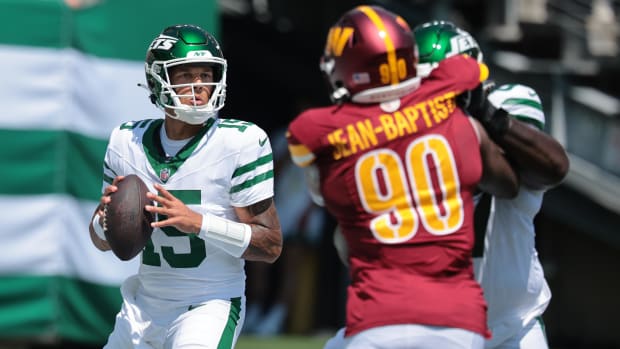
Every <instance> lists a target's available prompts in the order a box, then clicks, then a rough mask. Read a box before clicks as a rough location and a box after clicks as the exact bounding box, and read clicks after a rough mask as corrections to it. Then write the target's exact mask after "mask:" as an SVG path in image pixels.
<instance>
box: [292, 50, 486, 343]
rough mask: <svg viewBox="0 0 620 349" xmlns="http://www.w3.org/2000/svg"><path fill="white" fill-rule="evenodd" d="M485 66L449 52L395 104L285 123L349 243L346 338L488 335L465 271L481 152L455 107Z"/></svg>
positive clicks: (482, 307)
mask: <svg viewBox="0 0 620 349" xmlns="http://www.w3.org/2000/svg"><path fill="white" fill-rule="evenodd" d="M483 68H484V69H486V67H482V68H481V66H480V65H479V64H478V63H477V62H476V60H474V59H472V58H469V57H465V56H455V57H452V58H449V59H446V60H444V61H442V62H441V63H440V64H439V66H438V67H437V68H436V69H435V70H434V71H433V72H432V73H431V75H430V76H429V77H428V78H426V79H424V80H423V82H422V84H421V86H420V87H419V88H418V89H417V90H416V91H414V92H412V93H410V94H409V95H406V96H404V97H403V98H401V99H400V105H399V106H398V105H397V106H396V107H394V106H393V105H392V107H390V106H389V105H387V104H384V105H379V104H369V105H364V104H352V103H347V104H344V105H340V106H330V107H326V108H316V109H310V110H307V111H305V112H303V113H301V114H300V115H299V116H298V117H297V118H296V119H295V120H294V121H293V122H292V123H291V124H290V126H289V133H288V139H289V149H290V151H291V155H292V156H293V159H294V161H295V162H296V163H297V164H298V165H300V166H305V165H308V164H310V163H314V164H315V165H316V166H317V167H318V168H319V171H320V179H321V193H322V195H323V198H324V200H325V207H326V208H327V210H328V211H329V212H330V213H331V214H332V215H333V216H334V217H335V218H336V219H337V221H338V224H339V225H340V227H341V229H342V232H343V234H344V236H345V238H346V241H347V245H348V251H349V266H350V274H351V284H350V286H349V287H348V291H347V296H348V299H347V312H346V314H347V316H346V317H347V321H346V328H347V335H351V334H355V333H357V332H359V331H362V330H365V329H368V328H371V327H376V326H383V325H392V324H405V323H411V324H424V325H433V326H445V327H455V328H463V329H467V330H471V331H474V332H477V333H480V334H482V335H484V336H487V334H488V331H487V327H486V304H485V301H484V299H483V295H482V290H481V288H480V287H479V285H478V284H477V283H476V281H475V280H474V277H473V271H472V264H471V250H472V247H473V239H474V233H473V230H474V229H473V208H474V207H473V201H472V193H473V192H474V190H475V188H476V185H477V183H478V182H479V180H480V177H481V174H482V164H481V159H480V150H479V149H480V146H479V140H478V137H477V134H476V131H475V129H474V127H473V125H472V124H471V122H470V120H469V119H468V118H467V117H466V116H465V114H464V113H463V112H462V111H461V109H459V108H458V107H457V105H456V100H455V98H456V96H457V95H458V94H460V93H461V92H462V91H465V90H470V89H473V88H474V87H476V86H477V85H478V84H479V83H480V80H481V78H482V79H484V78H486V75H487V73H488V72H484V71H483V70H484V69H483ZM481 70H482V71H481Z"/></svg>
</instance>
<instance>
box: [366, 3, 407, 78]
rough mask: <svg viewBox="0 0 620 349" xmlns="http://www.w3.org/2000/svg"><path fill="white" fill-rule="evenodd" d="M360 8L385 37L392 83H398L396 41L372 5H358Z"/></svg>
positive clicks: (382, 36)
mask: <svg viewBox="0 0 620 349" xmlns="http://www.w3.org/2000/svg"><path fill="white" fill-rule="evenodd" d="M357 9H358V10H360V11H362V12H363V13H364V14H365V15H366V16H368V18H369V19H370V21H371V22H372V23H373V24H374V25H375V26H376V27H377V29H378V30H379V35H380V36H381V38H382V39H383V42H384V43H385V50H386V51H387V61H388V66H389V69H390V78H391V84H392V85H396V84H398V83H399V82H400V81H399V79H398V66H397V65H396V49H395V48H394V42H393V41H392V38H391V37H390V35H389V33H388V32H387V30H385V25H384V24H383V21H382V20H381V17H380V16H379V15H378V14H377V12H375V10H373V9H372V7H370V6H358V8H357Z"/></svg>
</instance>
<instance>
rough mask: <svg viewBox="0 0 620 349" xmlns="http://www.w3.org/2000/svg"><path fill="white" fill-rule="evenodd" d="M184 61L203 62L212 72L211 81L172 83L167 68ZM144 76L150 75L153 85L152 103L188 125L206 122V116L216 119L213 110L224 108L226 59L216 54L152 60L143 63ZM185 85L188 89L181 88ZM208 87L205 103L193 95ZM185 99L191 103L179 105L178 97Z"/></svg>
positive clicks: (186, 62) (215, 111)
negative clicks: (195, 57)
mask: <svg viewBox="0 0 620 349" xmlns="http://www.w3.org/2000/svg"><path fill="white" fill-rule="evenodd" d="M184 64H207V65H209V66H211V67H212V69H213V74H214V81H213V82H202V81H201V82H191V83H183V84H172V82H171V81H170V79H171V77H170V69H171V68H173V67H177V66H180V65H184ZM146 72H147V75H149V76H151V77H152V78H153V80H154V82H155V85H156V86H157V87H156V88H155V89H154V90H156V91H153V92H154V93H156V105H157V106H158V107H159V108H160V109H163V110H164V111H165V113H166V115H168V116H170V117H171V118H173V119H178V120H181V121H183V122H186V123H188V124H192V125H197V124H202V123H204V122H206V121H207V120H208V119H209V118H216V117H217V112H218V111H219V110H220V109H222V108H223V107H224V102H225V99H226V61H225V60H224V59H222V58H218V57H210V58H200V59H188V58H180V59H173V60H169V61H153V63H152V64H151V65H150V66H149V65H148V64H147V66H146ZM187 87H189V92H187V89H185V90H186V91H184V93H183V94H179V93H178V92H177V91H180V90H181V89H183V88H187ZM199 88H208V89H209V90H210V91H211V92H210V95H209V100H208V101H207V103H205V104H202V105H201V104H199V103H198V102H197V98H196V90H197V89H199ZM185 98H189V99H190V100H192V101H193V103H192V104H183V103H182V102H181V99H185Z"/></svg>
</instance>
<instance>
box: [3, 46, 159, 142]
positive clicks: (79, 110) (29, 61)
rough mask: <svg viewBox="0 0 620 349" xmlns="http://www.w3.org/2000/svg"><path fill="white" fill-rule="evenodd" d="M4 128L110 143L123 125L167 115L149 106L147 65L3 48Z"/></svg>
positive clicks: (67, 52) (73, 52) (71, 51)
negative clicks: (48, 131) (74, 134)
mask: <svg viewBox="0 0 620 349" xmlns="http://www.w3.org/2000/svg"><path fill="white" fill-rule="evenodd" d="M0 57H2V62H3V64H1V65H0V76H2V81H3V83H2V84H0V96H1V98H2V100H3V101H4V104H3V113H4V114H3V117H2V118H0V128H8V129H59V130H60V129H62V130H70V131H75V132H77V133H83V134H85V135H89V136H91V137H95V138H102V139H107V137H108V136H109V134H110V131H111V130H112V129H113V128H114V127H115V126H117V125H118V124H120V123H122V122H124V121H129V120H139V119H144V118H158V117H161V115H162V113H161V112H160V111H159V110H158V109H157V108H155V106H154V105H152V104H151V103H150V102H149V100H148V92H147V91H146V90H145V89H143V88H141V87H138V86H137V83H144V82H145V76H144V63H143V62H139V61H127V60H120V59H105V58H99V57H96V56H90V55H86V54H84V53H81V52H79V51H77V50H74V49H51V48H38V47H36V48H35V47H25V46H12V45H0Z"/></svg>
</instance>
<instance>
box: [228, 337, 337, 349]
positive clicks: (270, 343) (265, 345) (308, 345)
mask: <svg viewBox="0 0 620 349" xmlns="http://www.w3.org/2000/svg"><path fill="white" fill-rule="evenodd" d="M327 339H329V336H276V337H253V336H247V335H242V336H241V337H239V340H238V341H237V346H236V347H235V349H322V348H323V345H325V342H326V341H327Z"/></svg>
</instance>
